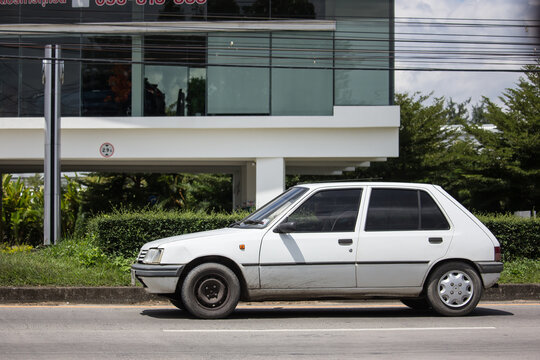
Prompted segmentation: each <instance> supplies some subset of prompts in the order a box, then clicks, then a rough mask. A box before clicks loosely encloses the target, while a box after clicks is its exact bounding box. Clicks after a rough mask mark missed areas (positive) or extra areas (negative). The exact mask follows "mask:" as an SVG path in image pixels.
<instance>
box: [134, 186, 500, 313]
mask: <svg viewBox="0 0 540 360" xmlns="http://www.w3.org/2000/svg"><path fill="white" fill-rule="evenodd" d="M500 257H501V253H500V245H499V242H498V241H497V239H496V238H495V236H493V234H492V233H491V232H490V231H489V230H488V229H487V228H486V227H485V226H484V225H483V224H482V223H481V222H480V221H479V220H478V219H477V218H476V217H475V216H474V215H473V214H471V213H470V212H469V211H468V210H467V209H465V208H464V207H463V206H462V205H461V204H460V203H459V202H457V201H456V200H455V199H453V198H452V197H451V196H450V195H449V194H448V193H447V192H445V191H444V190H443V189H442V188H441V187H439V186H435V185H427V184H408V183H354V182H350V183H326V184H304V185H298V186H294V187H292V188H290V189H289V190H287V191H286V192H284V193H283V194H281V195H280V196H278V197H277V198H275V199H274V200H272V201H270V202H269V203H268V204H266V205H265V206H264V207H262V208H260V209H259V210H257V211H255V212H254V213H252V214H251V215H249V216H248V217H247V218H245V219H244V220H242V221H239V222H237V223H234V224H232V225H231V226H230V227H228V228H224V229H219V230H213V231H205V232H199V233H194V234H187V235H179V236H173V237H170V238H166V239H161V240H156V241H152V242H149V243H147V244H145V245H144V246H143V247H142V249H141V251H140V253H139V256H138V259H137V263H136V264H134V265H133V266H132V274H133V276H134V277H135V278H137V279H138V280H139V281H140V282H141V283H142V284H143V286H144V287H145V289H146V291H148V292H149V293H153V294H159V295H163V296H166V297H168V298H169V299H170V300H171V302H172V303H173V304H174V305H175V306H177V307H179V308H182V309H185V310H187V311H188V312H189V313H191V314H192V315H193V316H195V317H199V318H223V317H226V316H228V315H229V314H231V312H233V311H234V309H235V307H236V305H237V304H238V301H240V300H244V301H262V300H306V299H325V298H327V299H328V298H331V299H336V298H342V299H359V298H373V297H385V298H396V299H400V300H401V301H402V302H403V303H404V304H405V305H407V306H409V307H411V308H414V309H432V310H434V311H435V312H437V313H439V314H442V315H446V316H460V315H466V314H469V313H470V312H471V311H473V310H474V308H475V307H476V305H477V304H478V301H479V300H480V298H481V296H482V291H483V289H486V288H489V287H491V286H493V285H494V284H495V283H496V282H497V280H498V279H499V276H500V273H501V271H502V268H503V265H502V263H501V262H500Z"/></svg>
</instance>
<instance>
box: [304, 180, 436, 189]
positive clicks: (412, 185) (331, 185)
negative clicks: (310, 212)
mask: <svg viewBox="0 0 540 360" xmlns="http://www.w3.org/2000/svg"><path fill="white" fill-rule="evenodd" d="M296 186H297V187H305V188H309V189H311V190H315V189H321V188H344V187H351V186H354V187H357V186H370V187H385V188H392V187H395V188H415V189H418V188H422V189H426V188H433V187H436V185H433V184H423V183H406V182H380V181H379V182H371V181H370V182H367V181H346V182H339V181H337V182H321V183H309V184H297V185H296Z"/></svg>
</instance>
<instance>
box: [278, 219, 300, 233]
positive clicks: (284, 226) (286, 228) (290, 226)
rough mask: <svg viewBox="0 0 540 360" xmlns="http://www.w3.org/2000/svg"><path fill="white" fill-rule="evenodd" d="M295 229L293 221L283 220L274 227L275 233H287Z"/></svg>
mask: <svg viewBox="0 0 540 360" xmlns="http://www.w3.org/2000/svg"><path fill="white" fill-rule="evenodd" d="M295 231H296V224H295V223H293V222H284V223H281V224H279V225H278V226H276V227H275V228H274V232H275V233H277V234H288V233H293V232H295Z"/></svg>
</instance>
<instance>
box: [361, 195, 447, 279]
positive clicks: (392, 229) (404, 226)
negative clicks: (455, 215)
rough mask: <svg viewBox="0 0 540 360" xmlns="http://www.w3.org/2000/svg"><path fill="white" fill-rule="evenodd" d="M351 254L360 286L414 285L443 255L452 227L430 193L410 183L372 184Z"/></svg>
mask: <svg viewBox="0 0 540 360" xmlns="http://www.w3.org/2000/svg"><path fill="white" fill-rule="evenodd" d="M369 195H370V196H369V203H367V204H366V206H364V210H363V211H364V212H366V210H367V214H366V216H365V217H364V221H363V224H362V225H363V226H362V229H361V231H360V236H359V243H358V253H357V281H358V287H361V288H381V287H386V288H388V287H418V286H422V281H423V279H424V276H425V275H426V272H427V270H428V268H429V266H430V264H431V263H432V262H433V261H435V260H437V259H439V258H441V257H443V256H444V254H445V253H446V252H447V250H448V247H449V245H450V242H451V240H452V236H453V228H452V227H451V224H450V222H449V221H448V220H447V217H446V216H445V215H444V213H443V212H442V210H441V208H440V207H439V205H438V204H437V203H436V202H435V200H434V199H433V197H432V196H431V195H430V194H429V193H428V192H427V191H425V190H422V189H414V188H372V189H371V191H370V194H369Z"/></svg>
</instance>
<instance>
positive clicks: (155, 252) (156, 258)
mask: <svg viewBox="0 0 540 360" xmlns="http://www.w3.org/2000/svg"><path fill="white" fill-rule="evenodd" d="M162 256H163V249H157V248H154V249H150V250H148V252H147V253H146V256H145V257H144V259H143V263H144V264H159V263H160V261H161V257H162Z"/></svg>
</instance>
